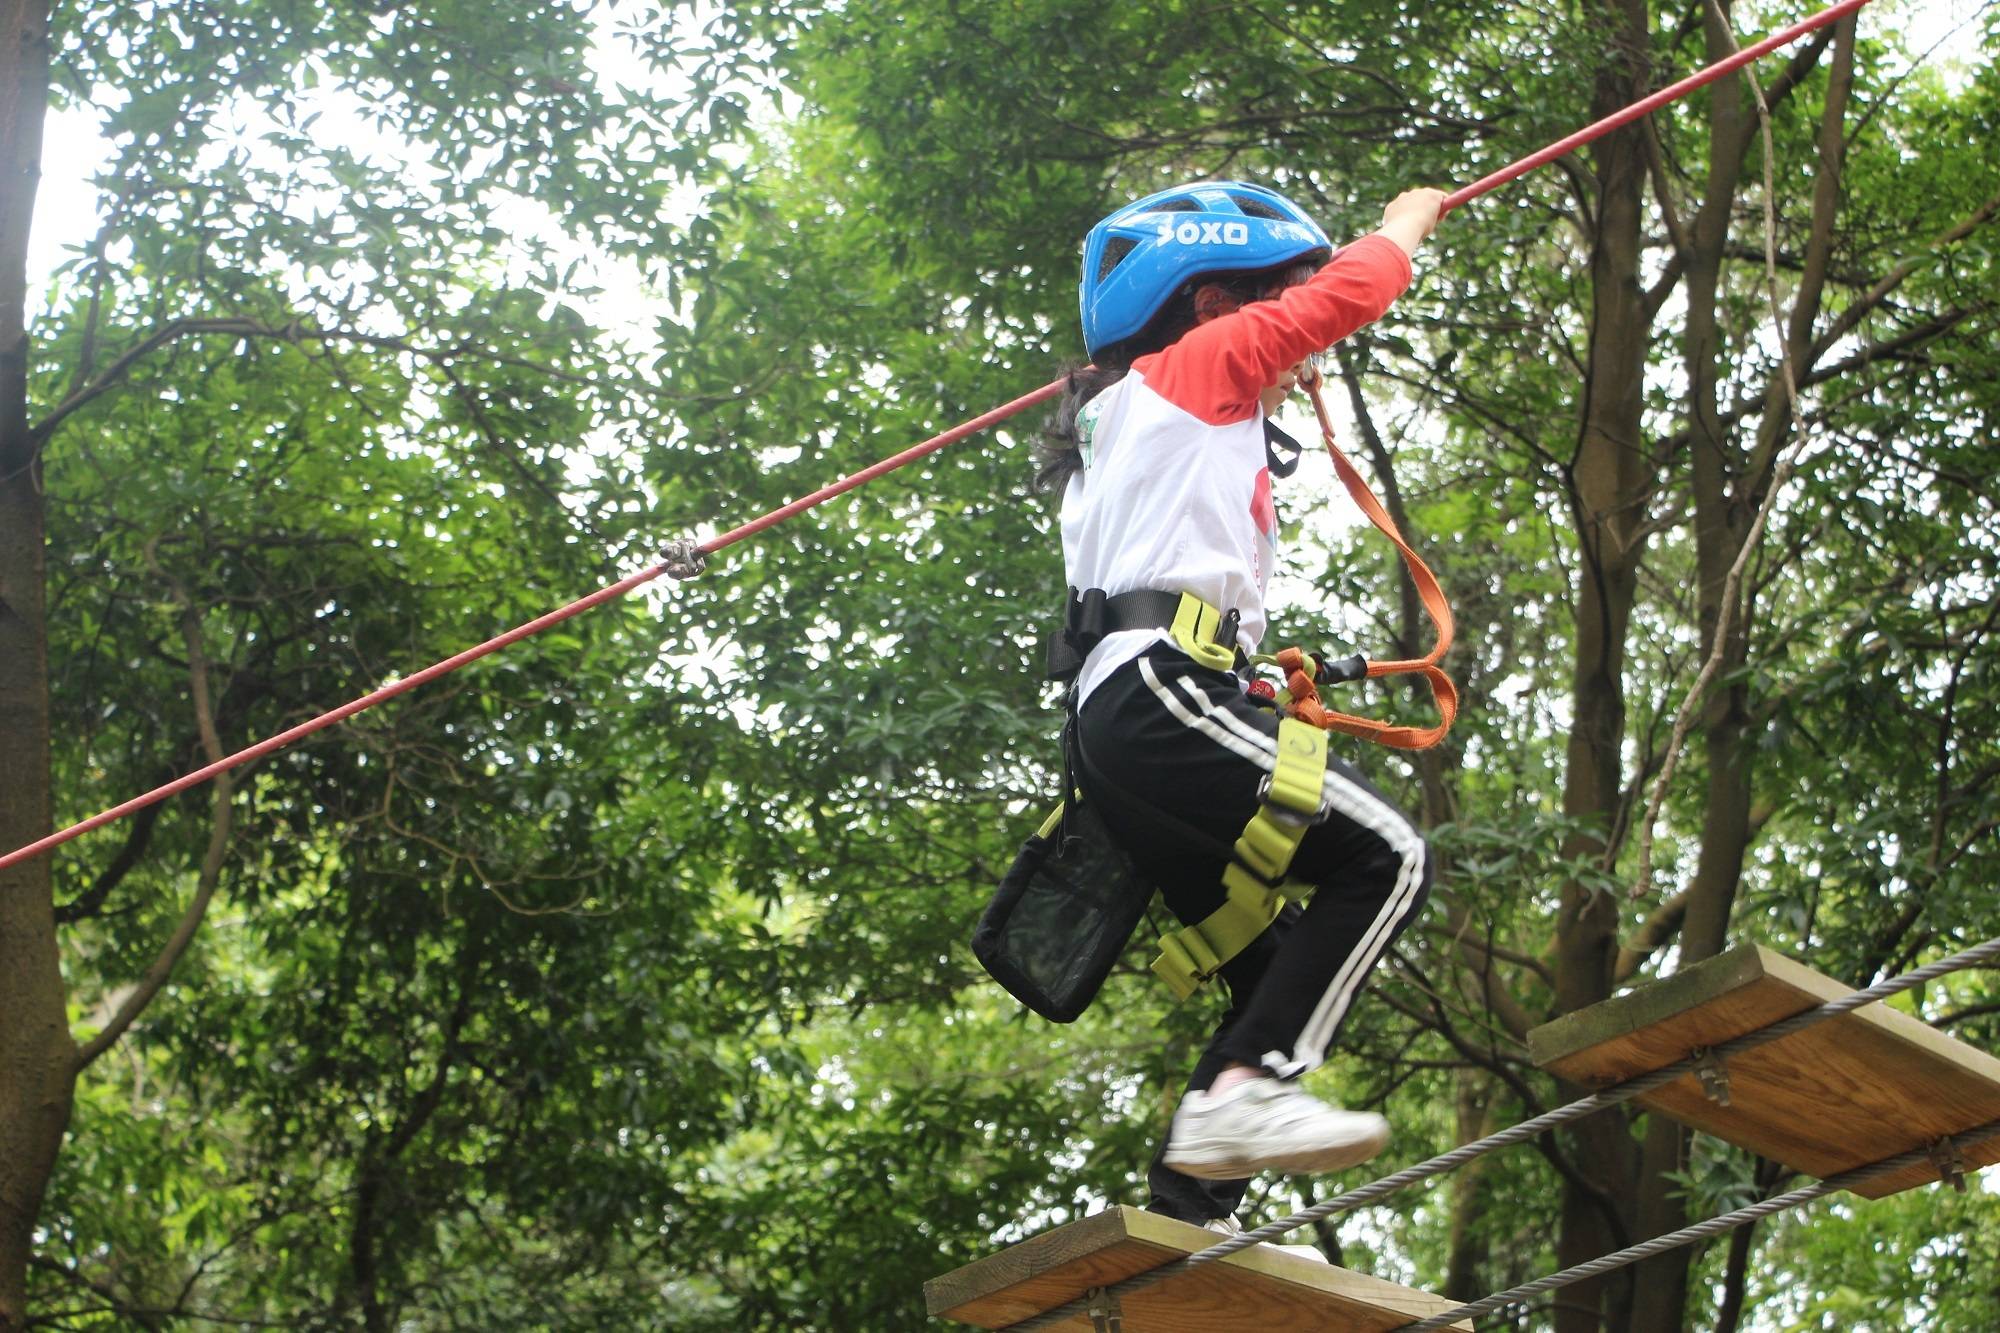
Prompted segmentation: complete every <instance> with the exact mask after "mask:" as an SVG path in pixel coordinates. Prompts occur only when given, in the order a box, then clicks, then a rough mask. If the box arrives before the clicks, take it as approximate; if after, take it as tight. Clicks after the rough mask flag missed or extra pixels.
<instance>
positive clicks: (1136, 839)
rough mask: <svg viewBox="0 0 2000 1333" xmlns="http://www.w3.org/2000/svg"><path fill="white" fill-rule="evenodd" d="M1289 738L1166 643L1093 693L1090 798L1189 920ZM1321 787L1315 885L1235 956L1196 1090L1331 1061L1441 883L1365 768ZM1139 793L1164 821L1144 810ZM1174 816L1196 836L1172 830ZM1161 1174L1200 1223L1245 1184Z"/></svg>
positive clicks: (1309, 861) (1313, 843) (1182, 1209)
mask: <svg viewBox="0 0 2000 1333" xmlns="http://www.w3.org/2000/svg"><path fill="white" fill-rule="evenodd" d="M1277 734H1278V718H1277V715H1276V714H1274V713H1272V712H1271V711H1270V710H1268V709H1264V708H1259V707H1257V706H1256V705H1255V704H1253V703H1251V702H1250V701H1249V700H1248V699H1246V698H1245V697H1244V695H1243V689H1242V685H1241V684H1240V682H1238V681H1237V679H1236V678H1235V677H1234V676H1231V675H1227V674H1224V673H1220V672H1215V671H1210V670H1208V669H1206V668H1204V667H1201V666H1198V665H1196V664H1195V663H1194V662H1193V661H1191V660H1190V659H1189V658H1187V657H1186V656H1185V655H1183V654H1181V653H1180V652H1178V651H1176V650H1174V649H1172V648H1167V647H1164V646H1162V647H1160V648H1155V649H1153V650H1152V651H1151V652H1149V653H1148V654H1147V655H1146V656H1144V657H1141V658H1139V659H1138V660H1136V661H1134V662H1130V663H1128V664H1126V665H1125V666H1123V667H1120V668H1119V669H1118V670H1117V671H1116V672H1114V673H1113V674H1112V675H1111V676H1110V677H1108V678H1107V679H1106V680H1105V681H1104V682H1103V683H1102V684H1101V685H1099V686H1098V687H1097V689H1096V690H1095V691H1093V692H1092V694H1091V696H1090V698H1089V699H1088V700H1087V701H1086V702H1085V703H1084V706H1083V709H1082V711H1081V713H1080V715H1079V717H1078V731H1077V740H1078V744H1079V746H1080V748H1081V749H1082V752H1083V760H1084V762H1083V765H1082V768H1081V771H1080V773H1079V774H1078V779H1079V781H1080V782H1081V783H1082V785H1083V788H1084V795H1085V797H1086V799H1089V800H1093V801H1095V802H1097V805H1098V808H1099V811H1100V812H1101V813H1102V814H1103V816H1104V819H1105V823H1106V824H1107V826H1109V827H1110V829H1111V831H1112V833H1113V834H1114V835H1115V836H1116V837H1117V838H1118V839H1119V841H1120V842H1121V843H1123V844H1124V845H1125V847H1126V848H1127V850H1129V851H1130V852H1131V853H1132V855H1133V858H1134V859H1135V860H1136V861H1137V863H1138V865H1139V867H1140V869H1141V870H1143V871H1144V872H1145V873H1146V874H1147V875H1148V876H1149V877H1150V878H1151V879H1152V880H1153V882H1154V883H1155V884H1156V885H1158V887H1159V889H1160V894H1161V896H1162V897H1163V898H1164V899H1165V900H1166V904H1167V906H1168V908H1169V909H1170V910H1172V912H1173V913H1174V915H1176V916H1177V917H1179V918H1180V919H1181V920H1182V921H1183V922H1184V923H1189V924H1192V923H1193V922H1196V921H1199V920H1201V919H1202V918H1203V917H1205V916H1207V915H1208V914H1209V913H1210V912H1212V911H1214V910H1215V908H1216V907H1217V906H1219V905H1220V904H1221V903H1222V901H1223V898H1224V891H1223V888H1222V871H1223V867H1224V866H1225V865H1226V864H1227V849H1228V848H1229V847H1230V846H1231V845H1232V844H1234V843H1235V841H1236V839H1237V837H1238V836H1239V835H1240V834H1241V833H1242V832H1243V827H1244V825H1245V824H1247V823H1248V822H1249V821H1250V817H1251V816H1252V815H1253V814H1255V813H1256V810H1257V792H1258V788H1259V786H1260V784H1261V783H1262V782H1263V780H1264V778H1265V777H1266V776H1268V775H1269V774H1270V772H1271V770H1272V768H1273V767H1274V766H1275V764H1276V755H1277ZM1322 794H1323V796H1324V797H1325V800H1326V804H1327V807H1328V814H1327V817H1326V819H1325V821H1324V822H1323V823H1320V824H1317V825H1315V826H1313V827H1312V828H1311V829H1309V830H1308V831H1307V833H1306V835H1305V837H1304V839H1303V840H1301V841H1300V843H1299V850H1298V853H1297V855H1296V856H1295V857H1294V858H1293V860H1292V867H1291V872H1290V873H1291V876H1292V877H1293V878H1294V879H1299V880H1303V881H1305V882H1307V883H1309V884H1312V885H1315V886H1316V887H1315V890H1314V892H1313V893H1312V894H1311V896H1310V899H1309V901H1308V902H1307V904H1306V906H1305V908H1304V910H1303V911H1301V910H1299V909H1298V908H1297V907H1287V908H1286V909H1285V912H1284V913H1283V914H1282V915H1281V916H1280V917H1279V919H1278V920H1277V921H1276V922H1274V923H1273V924H1272V926H1271V928H1270V929H1269V930H1267V931H1265V932H1264V934H1263V935H1262V936H1261V937H1259V938H1258V939H1257V940H1256V941H1255V942H1254V943H1253V944H1251V945H1250V947H1249V948H1247V949H1245V950H1244V951H1243V952H1242V953H1241V954H1238V955H1237V956H1236V958H1234V959H1233V960H1231V961H1230V962H1229V963H1228V964H1225V965H1224V967H1223V972H1222V975H1223V980H1224V981H1225V983H1226V984H1227V985H1228V988H1229V998H1230V1004H1229V1008H1228V1010H1227V1012H1226V1013H1224V1015H1223V1017H1222V1021H1221V1024H1220V1025H1219V1026H1218V1027H1217V1029H1216V1033H1215V1036H1214V1038H1213V1039H1212V1040H1211V1041H1210V1043H1209V1046H1208V1049H1207V1051H1206V1052H1204V1053H1203V1055H1202V1058H1201V1061H1200V1062H1199V1063H1198V1064H1197V1065H1196V1066H1195V1071H1194V1074H1193V1076H1192V1077H1191V1078H1190V1079H1189V1080H1188V1086H1189V1087H1190V1088H1205V1087H1207V1086H1208V1085H1209V1083H1210V1082H1212V1081H1213V1080H1214V1078H1215V1076H1216V1074H1217V1073H1219V1072H1220V1071H1221V1070H1222V1068H1223V1066H1225V1065H1227V1064H1229V1063H1231V1062H1241V1063H1243V1064H1247V1065H1261V1066H1263V1067H1264V1068H1266V1069H1269V1070H1270V1071H1271V1072H1272V1073H1275V1074H1277V1075H1279V1076H1280V1077H1285V1078H1290V1077H1294V1076H1296V1075H1298V1074H1301V1073H1303V1072H1305V1071H1306V1070H1308V1069H1311V1068H1313V1067H1315V1066H1316V1065H1318V1064H1320V1063H1321V1062H1322V1061H1323V1060H1325V1058H1326V1052H1327V1049H1328V1047H1329V1046H1330V1045H1331V1044H1332V1042H1333V1039H1334V1037H1335V1036H1336V1035H1337V1034H1338V1032H1339V1031H1340V1027H1341V1024H1342V1023H1343V1022H1344V1021H1345V1019H1346V1017H1347V1014H1348V1011H1349V1010H1350V1009H1351V1008H1352V1007H1353V1004H1354V1000H1355V998H1356V996H1358V995H1359V994H1360V991H1361V988H1362V987H1363V985H1365V984H1366V982H1367V978H1368V972H1369V970H1370V969H1371V968H1372V967H1374V965H1375V962H1376V960H1377V959H1379V958H1380V957H1381V956H1382V954H1383V953H1384V951H1386V950H1387V949H1388V947H1389V943H1390V941H1392V940H1393V939H1395V937H1396V936H1397V934H1399V933H1400V932H1401V931H1402V929H1403V927H1404V926H1406V925H1408V924H1409V923H1410V922H1411V921H1412V920H1414V919H1415V917H1416V914H1417V912H1418V911H1419V910H1420V909H1421V908H1422V907H1423V904H1424V900H1425V898H1426V897H1427V896H1428V895H1429V893H1430V884H1431V865H1430V857H1429V854H1428V849H1427V848H1426V846H1425V843H1424V839H1423V837H1422V835H1421V834H1419V833H1418V832H1417V831H1416V829H1415V828H1414V827H1413V826H1412V825H1411V824H1410V821H1409V820H1408V819H1406V818H1405V817H1404V816H1403V815H1402V813H1401V812H1400V811H1398V810H1397V809H1396V808H1395V807H1394V806H1393V805H1391V804H1390V803H1389V801H1388V800H1387V799H1386V798H1384V797H1383V795H1382V794H1381V793H1380V792H1378V791H1377V790H1376V789H1375V788H1374V787H1373V786H1371V785H1370V784H1369V782H1368V781H1367V780H1366V779H1365V778H1363V777H1362V776H1361V774H1360V773H1359V772H1357V771H1356V770H1355V769H1354V768H1352V767H1351V766H1349V765H1348V764H1345V763H1342V762H1341V761H1339V760H1337V759H1329V760H1328V762H1327V771H1326V781H1325V784H1324V786H1323V788H1322ZM1135 802H1139V803H1144V804H1145V805H1147V806H1150V807H1151V808H1152V810H1153V811H1155V812H1157V814H1160V815H1164V816H1166V817H1167V819H1166V820H1164V821H1162V820H1156V819H1148V818H1145V817H1143V816H1138V815H1135V814H1134V813H1133V804H1134V803H1135ZM1175 823H1178V824H1180V825H1184V826H1186V827H1187V828H1188V829H1189V832H1188V833H1187V834H1186V835H1185V836H1175V835H1174V834H1173V832H1172V831H1171V827H1172V825H1173V824H1175ZM1151 1182H1152V1186H1153V1195H1154V1198H1153V1207H1154V1209H1155V1211H1159V1212H1165V1213H1169V1214H1171V1215H1174V1216H1178V1217H1183V1218H1185V1219H1187V1220H1189V1221H1197V1222H1199V1221H1207V1220H1209V1219H1211V1218H1215V1217H1221V1216H1224V1215H1226V1214H1229V1213H1232V1212H1234V1211H1235V1209H1236V1206H1237V1205H1238V1204H1239V1203H1241V1201H1242V1197H1243V1191H1244V1187H1245V1183H1246V1182H1204V1181H1199V1180H1194V1179H1191V1178H1190V1177H1187V1176H1183V1175H1181V1174H1179V1173H1178V1172H1174V1171H1170V1170H1168V1169H1166V1168H1165V1167H1162V1166H1161V1165H1159V1163H1158V1161H1157V1160H1155V1162H1154V1166H1153V1170H1152V1173H1151Z"/></svg>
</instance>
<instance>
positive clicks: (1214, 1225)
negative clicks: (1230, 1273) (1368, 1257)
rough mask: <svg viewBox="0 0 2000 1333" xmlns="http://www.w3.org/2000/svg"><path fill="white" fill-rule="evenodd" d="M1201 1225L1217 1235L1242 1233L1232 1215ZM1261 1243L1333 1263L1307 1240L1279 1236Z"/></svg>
mask: <svg viewBox="0 0 2000 1333" xmlns="http://www.w3.org/2000/svg"><path fill="white" fill-rule="evenodd" d="M1202 1226H1204V1227H1206V1228H1207V1229H1208V1230H1210V1231H1213V1232H1214V1233H1215V1234H1216V1235H1218V1236H1240V1235H1242V1234H1243V1224H1242V1223H1240V1222H1238V1221H1237V1220H1236V1219H1235V1218H1233V1217H1218V1218H1215V1219H1213V1220H1212V1221H1208V1222H1203V1223H1202ZM1262 1243H1263V1244H1265V1245H1275V1246H1276V1247H1278V1248H1279V1249H1280V1250H1283V1251H1284V1252H1285V1253H1286V1254H1296V1255H1297V1256H1299V1258H1301V1259H1311V1260H1313V1261H1314V1262H1316V1263H1322V1264H1327V1265H1329V1266H1330V1265H1332V1263H1333V1260H1331V1259H1329V1258H1327V1257H1326V1254H1325V1253H1324V1252H1323V1251H1322V1250H1321V1249H1320V1247H1319V1246H1317V1245H1315V1244H1313V1243H1312V1242H1311V1241H1309V1240H1288V1239H1286V1238H1285V1237H1283V1236H1281V1237H1279V1238H1278V1239H1277V1240H1267V1241H1264V1242H1262Z"/></svg>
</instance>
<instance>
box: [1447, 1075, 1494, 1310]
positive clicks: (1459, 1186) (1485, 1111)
mask: <svg viewBox="0 0 2000 1333" xmlns="http://www.w3.org/2000/svg"><path fill="white" fill-rule="evenodd" d="M1453 1077H1454V1078H1455V1079H1456V1081H1457V1083H1458V1107H1457V1111H1458V1115H1457V1119H1458V1141H1459V1142H1460V1143H1470V1142H1472V1141H1473V1140H1474V1139H1481V1138H1484V1137H1486V1136H1487V1135H1488V1134H1490V1133H1492V1132H1493V1112H1492V1109H1491V1103H1490V1100H1489V1099H1490V1095H1491V1094H1490V1089H1491V1083H1492V1081H1491V1080H1490V1079H1489V1078H1487V1076H1486V1075H1485V1074H1484V1073H1483V1072H1481V1071H1480V1070H1477V1069H1461V1070H1459V1071H1458V1072H1457V1073H1456V1074H1455V1075H1454V1076H1453ZM1487 1161H1488V1159H1487V1158H1479V1159H1477V1160H1475V1161H1471V1162H1467V1163H1466V1164H1465V1165H1464V1166H1461V1167H1460V1168H1458V1170H1456V1171H1454V1172H1452V1173H1451V1185H1450V1189H1451V1247H1450V1250H1449V1251H1448V1252H1447V1257H1446V1259H1445V1277H1444V1298H1445V1299H1446V1300H1448V1301H1458V1302H1460V1303H1461V1304H1462V1303H1465V1302H1468V1301H1476V1300H1478V1299H1480V1298H1481V1297H1483V1296H1485V1295H1487V1294H1488V1292H1489V1291H1491V1290H1493V1288H1490V1287H1488V1286H1486V1285H1484V1283H1485V1278H1484V1276H1483V1275H1484V1272H1485V1269H1486V1267H1487V1260H1488V1258H1489V1257H1490V1255H1491V1252H1492V1248H1493V1244H1492V1241H1491V1239H1490V1238H1489V1237H1488V1235H1487V1234H1486V1227H1485V1226H1484V1222H1485V1216H1486V1188H1485V1185H1486V1170H1485V1168H1486V1164H1487Z"/></svg>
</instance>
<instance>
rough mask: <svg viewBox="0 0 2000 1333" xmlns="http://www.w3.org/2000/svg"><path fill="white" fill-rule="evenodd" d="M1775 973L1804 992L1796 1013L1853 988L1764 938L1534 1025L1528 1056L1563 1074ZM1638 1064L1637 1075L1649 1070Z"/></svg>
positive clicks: (1777, 976)
mask: <svg viewBox="0 0 2000 1333" xmlns="http://www.w3.org/2000/svg"><path fill="white" fill-rule="evenodd" d="M1767 977H1768V978H1770V979H1772V980H1774V981H1778V982H1781V983H1783V984H1785V985H1787V986H1789V987H1790V988H1792V989H1793V990H1795V991H1798V992H1800V993H1801V994H1800V998H1799V1007H1798V1009H1796V1010H1794V1011H1793V1012H1794V1013H1797V1012H1802V1011H1804V1010H1806V1009H1810V1008H1812V1007H1813V1006H1814V1005H1816V1004H1824V1003H1826V1002H1827V1001H1828V1000H1837V999H1839V998H1840V997H1841V996H1843V995H1847V994H1851V993H1852V992H1851V991H1849V989H1848V988H1847V987H1845V986H1843V985H1841V984H1840V983H1839V982H1837V981H1835V980H1833V978H1831V977H1827V976H1823V975H1822V974H1820V973H1818V972H1815V971H1813V970H1812V969H1811V968H1809V967H1807V966H1805V964H1803V963H1799V962H1795V961H1793V960H1792V959H1790V958H1787V957H1785V956H1784V955H1783V954H1781V953H1778V952H1776V951H1775V950H1772V949H1767V948H1765V947H1764V946H1763V945H1761V944H1742V945H1738V946H1737V947H1736V948H1734V949H1730V950H1728V951H1726V952H1724V953H1719V954H1717V955H1716V956H1715V957H1713V958H1708V959H1704V960H1702V961H1701V962H1699V963H1696V964H1694V965H1693V966H1691V967H1687V968H1684V969H1682V970H1681V971H1679V972H1676V973H1674V974H1673V975H1672V976H1669V977H1663V978H1661V979H1660V980H1658V981H1650V982H1647V983H1645V984H1644V985H1641V986H1637V987H1635V988H1633V989H1632V990H1629V991H1626V992H1625V993H1624V994H1622V995H1614V996H1612V997H1611V998H1610V999H1608V1000H1600V1001H1599V1002H1598V1003H1596V1004H1593V1005H1590V1006H1589V1007H1587V1008H1584V1009H1579V1010H1577V1011H1576V1012H1574V1013H1569V1014H1564V1015H1563V1016H1562V1017H1560V1018H1556V1019H1552V1020H1550V1021H1549V1022H1547V1023H1543V1024H1541V1025H1540V1026H1538V1027H1534V1028H1530V1029H1529V1030H1528V1058H1529V1059H1530V1060H1532V1061H1533V1062H1534V1064H1535V1066H1536V1067H1537V1068H1540V1069H1548V1070H1551V1072H1555V1073H1557V1074H1560V1073H1561V1070H1560V1069H1555V1068H1554V1066H1556V1065H1558V1064H1561V1063H1564V1062H1567V1061H1569V1060H1571V1059H1573V1058H1574V1057H1576V1056H1578V1055H1581V1054H1582V1053H1584V1052H1586V1051H1589V1050H1591V1049H1593V1048H1595V1047H1598V1046H1602V1045H1604V1044H1605V1043H1607V1042H1613V1041H1618V1040H1620V1039H1621V1038H1624V1037H1629V1036H1631V1035H1632V1034H1633V1033H1635V1032H1639V1031H1641V1030H1642V1029H1645V1028H1648V1027H1653V1026H1655V1025H1657V1024H1660V1023H1664V1022H1667V1021H1669V1020H1671V1019H1673V1018H1675V1017H1677V1016H1678V1015H1680V1014H1683V1013H1686V1012H1687V1011H1688V1010H1690V1009H1695V1008H1698V1007H1700V1006H1701V1005H1704V1004H1709V1003H1712V1002H1714V1001H1716V1000H1720V999H1724V998H1726V997H1728V996H1729V995H1731V994H1734V993H1735V992H1737V991H1739V990H1743V989H1745V988H1746V987H1749V986H1753V985H1755V984H1756V983H1757V982H1759V981H1762V980H1764V979H1765V978H1767ZM1643 1072H1646V1071H1643V1070H1634V1071H1632V1073H1633V1074H1634V1075H1636V1074H1639V1073H1643Z"/></svg>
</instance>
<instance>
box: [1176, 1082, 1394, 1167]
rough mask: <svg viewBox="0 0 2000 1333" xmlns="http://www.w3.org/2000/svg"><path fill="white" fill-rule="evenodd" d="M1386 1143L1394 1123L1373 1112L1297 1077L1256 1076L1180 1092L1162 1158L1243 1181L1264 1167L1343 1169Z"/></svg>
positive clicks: (1382, 1147) (1377, 1151)
mask: <svg viewBox="0 0 2000 1333" xmlns="http://www.w3.org/2000/svg"><path fill="white" fill-rule="evenodd" d="M1388 1146H1389V1122H1388V1121H1387V1120H1384V1119H1383V1118H1382V1117H1381V1116H1379V1115H1376V1114H1375V1113H1374V1112H1373V1111H1341V1110H1336V1109H1335V1108H1333V1107H1331V1106H1328V1105H1327V1104H1326V1103H1325V1102H1322V1101H1318V1100H1315V1099H1314V1098H1312V1097H1310V1096H1307V1095H1306V1093H1305V1092H1303V1091H1301V1090H1300V1088H1299V1086H1298V1085H1297V1084H1296V1083H1287V1082H1281V1081H1280V1080H1278V1079H1275V1078H1253V1079H1246V1080H1244V1081H1243V1082H1241V1083H1237V1084H1234V1085H1233V1086H1231V1087H1230V1088H1229V1089H1228V1090H1227V1091H1225V1092H1221V1093H1218V1094H1214V1095H1211V1094H1209V1093H1206V1092H1190V1093H1189V1094H1188V1095H1187V1096H1186V1097H1184V1098H1182V1099H1181V1104H1180V1109H1178V1110H1176V1111H1175V1112H1174V1122H1173V1127H1172V1128H1171V1129H1169V1130H1168V1131H1167V1151H1166V1153H1165V1154H1164V1156H1163V1157H1162V1159H1161V1160H1162V1161H1163V1162H1165V1164H1166V1165H1168V1166H1170V1167H1172V1168H1173V1169H1174V1170H1176V1171H1180V1172H1182V1173H1184V1174H1186V1175H1190V1176H1194V1177H1196V1178H1198V1179H1201V1180H1241V1179H1242V1178H1243V1177H1245V1176H1254V1175H1256V1174H1257V1173H1258V1172H1259V1171H1297V1172H1314V1171H1338V1170H1340V1169H1341V1168H1342V1167H1347V1166H1353V1165H1355V1164H1356V1163H1357V1162H1365V1161H1367V1160H1368V1159H1369V1158H1371V1157H1373V1156H1374V1155H1375V1154H1376V1153H1379V1152H1381V1151H1382V1149H1384V1148H1386V1147H1388Z"/></svg>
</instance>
